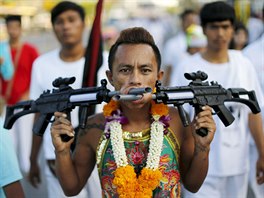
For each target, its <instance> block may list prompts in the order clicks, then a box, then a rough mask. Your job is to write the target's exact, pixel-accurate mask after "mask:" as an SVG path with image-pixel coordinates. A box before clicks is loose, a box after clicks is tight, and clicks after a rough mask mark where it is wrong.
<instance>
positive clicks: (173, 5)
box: [0, 0, 264, 53]
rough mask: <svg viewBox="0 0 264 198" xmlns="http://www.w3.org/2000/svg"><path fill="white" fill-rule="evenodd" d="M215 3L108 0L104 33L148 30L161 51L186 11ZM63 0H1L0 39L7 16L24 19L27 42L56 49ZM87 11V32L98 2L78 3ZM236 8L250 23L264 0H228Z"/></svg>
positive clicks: (84, 0) (202, 0)
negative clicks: (55, 19) (55, 15)
mask: <svg viewBox="0 0 264 198" xmlns="http://www.w3.org/2000/svg"><path fill="white" fill-rule="evenodd" d="M211 1H212V0H162V1H160V0H105V1H104V5H103V21H102V30H103V36H104V37H111V36H112V34H114V32H115V31H120V30H121V29H123V28H127V27H129V26H143V27H146V28H147V29H148V30H149V31H150V32H151V33H152V34H153V36H154V38H155V40H156V41H157V44H158V46H159V47H160V50H161V51H162V48H163V45H164V43H165V41H166V40H167V39H169V38H170V37H172V36H173V35H175V34H176V33H177V32H178V31H179V29H180V18H179V15H180V13H181V12H182V11H183V10H184V9H193V10H196V11H197V12H199V9H200V8H201V6H202V5H203V4H205V3H207V2H211ZM58 2H60V0H0V40H5V39H6V38H7V34H6V30H5V22H4V17H5V16H6V15H10V14H16V15H21V16H22V25H23V40H26V41H27V42H30V43H32V44H34V45H35V46H36V47H37V48H38V50H39V51H40V53H44V52H46V51H48V50H51V49H54V48H56V47H57V46H58V43H57V41H56V39H55V37H54V35H53V33H52V26H51V22H50V10H51V9H52V8H53V6H55V5H56V4H57V3H58ZM74 2H77V3H79V4H80V5H82V6H83V7H84V8H85V11H86V16H87V17H86V25H87V33H86V34H84V42H86V41H87V39H88V36H89V29H90V27H91V24H92V22H93V17H94V14H95V5H96V3H97V0H74ZM226 2H228V3H230V4H231V5H233V6H234V7H235V10H236V14H237V17H238V18H239V19H240V20H241V21H243V23H244V24H245V25H247V24H248V22H249V19H250V17H251V16H254V17H255V18H257V19H261V17H262V8H263V2H264V1H263V0H227V1H226Z"/></svg>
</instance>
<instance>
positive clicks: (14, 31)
mask: <svg viewBox="0 0 264 198" xmlns="http://www.w3.org/2000/svg"><path fill="white" fill-rule="evenodd" d="M6 29H7V33H8V35H9V38H10V40H17V39H19V37H20V36H21V32H22V29H21V24H20V22H19V21H9V22H7V24H6Z"/></svg>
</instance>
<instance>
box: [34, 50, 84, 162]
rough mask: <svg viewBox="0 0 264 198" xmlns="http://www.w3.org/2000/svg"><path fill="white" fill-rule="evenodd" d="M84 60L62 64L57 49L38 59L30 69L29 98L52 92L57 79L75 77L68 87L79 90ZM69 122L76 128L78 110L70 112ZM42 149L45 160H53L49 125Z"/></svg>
mask: <svg viewBox="0 0 264 198" xmlns="http://www.w3.org/2000/svg"><path fill="white" fill-rule="evenodd" d="M83 70H84V58H81V59H80V60H78V61H75V62H64V61H62V60H61V59H60V57H59V49H56V50H53V51H51V52H48V53H46V54H43V55H41V56H40V57H38V58H37V59H36V60H35V62H34V64H33V68H32V74H31V84H30V98H31V99H33V100H35V99H37V98H39V96H40V95H41V94H42V93H43V91H46V90H48V89H49V90H52V89H53V88H54V87H53V85H52V82H53V81H54V80H55V79H56V78H58V77H62V78H66V77H73V76H74V77H75V78H76V80H75V82H74V83H73V84H71V85H70V86H71V87H72V88H73V89H79V88H81V85H82V76H83ZM71 121H72V124H73V126H74V127H77V126H78V108H75V109H74V110H73V111H72V112H71ZM43 138H44V140H43V141H44V142H43V149H44V155H45V158H46V159H55V154H54V146H53V144H52V140H51V135H50V124H49V125H48V127H47V129H46V131H45V133H44V137H43Z"/></svg>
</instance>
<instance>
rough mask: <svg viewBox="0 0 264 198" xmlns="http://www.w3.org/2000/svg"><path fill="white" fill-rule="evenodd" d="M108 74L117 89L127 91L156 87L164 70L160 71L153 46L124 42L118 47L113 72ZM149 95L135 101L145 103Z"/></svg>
mask: <svg viewBox="0 0 264 198" xmlns="http://www.w3.org/2000/svg"><path fill="white" fill-rule="evenodd" d="M107 76H108V79H109V81H110V83H111V84H112V85H113V86H114V87H115V89H116V90H121V91H122V92H123V93H127V92H128V91H129V90H130V89H131V88H138V87H151V88H152V89H154V87H155V83H156V81H157V80H161V78H162V72H158V65H157V61H156V57H155V54H154V51H153V49H152V47H151V46H149V45H146V44H123V45H120V46H119V47H118V49H117V51H116V54H115V59H114V62H113V67H112V72H110V71H108V73H107ZM149 95H150V94H149ZM147 97H148V96H147ZM147 97H144V98H143V100H141V101H136V102H135V103H137V104H143V103H145V102H146V101H148V100H149V98H148V99H147Z"/></svg>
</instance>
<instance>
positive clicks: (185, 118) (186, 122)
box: [177, 105, 189, 127]
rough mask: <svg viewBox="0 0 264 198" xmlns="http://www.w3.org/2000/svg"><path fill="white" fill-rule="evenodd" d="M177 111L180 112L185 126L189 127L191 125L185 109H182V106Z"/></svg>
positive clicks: (178, 106)
mask: <svg viewBox="0 0 264 198" xmlns="http://www.w3.org/2000/svg"><path fill="white" fill-rule="evenodd" d="M177 109H178V111H179V115H180V118H181V121H182V124H183V126H184V127H187V126H188V125H189V119H188V117H187V115H186V112H185V110H184V108H183V107H182V105H177Z"/></svg>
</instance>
